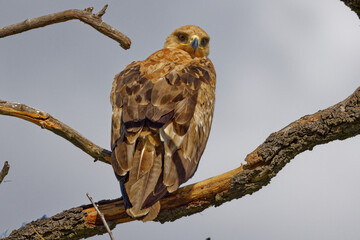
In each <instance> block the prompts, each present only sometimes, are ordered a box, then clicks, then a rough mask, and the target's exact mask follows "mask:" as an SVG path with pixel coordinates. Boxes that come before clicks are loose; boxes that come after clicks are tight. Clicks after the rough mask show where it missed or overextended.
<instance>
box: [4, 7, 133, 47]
mask: <svg viewBox="0 0 360 240" xmlns="http://www.w3.org/2000/svg"><path fill="white" fill-rule="evenodd" d="M106 8H107V5H105V6H104V7H103V9H101V10H100V11H99V12H98V13H97V14H93V13H92V10H93V9H94V8H93V7H90V8H86V9H84V10H79V9H70V10H66V11H62V12H57V13H52V14H48V15H44V16H41V17H37V18H29V19H26V20H25V21H23V22H19V23H16V24H13V25H9V26H5V27H3V28H0V38H3V37H7V36H10V35H14V34H18V33H22V32H25V31H28V30H31V29H35V28H40V27H45V26H47V25H51V24H55V23H60V22H66V21H69V20H73V19H78V20H80V21H82V22H83V23H86V24H88V25H90V26H92V27H93V28H95V29H96V30H97V31H99V32H101V33H102V34H105V35H106V36H108V37H110V38H112V39H114V40H115V41H117V42H119V43H120V46H121V47H122V48H124V49H129V48H130V45H131V41H130V39H129V38H128V37H127V36H126V35H125V34H123V33H121V32H120V31H118V30H117V29H115V28H113V27H112V26H110V25H108V24H107V23H105V22H103V21H102V19H101V17H102V16H103V15H104V14H105V10H106Z"/></svg>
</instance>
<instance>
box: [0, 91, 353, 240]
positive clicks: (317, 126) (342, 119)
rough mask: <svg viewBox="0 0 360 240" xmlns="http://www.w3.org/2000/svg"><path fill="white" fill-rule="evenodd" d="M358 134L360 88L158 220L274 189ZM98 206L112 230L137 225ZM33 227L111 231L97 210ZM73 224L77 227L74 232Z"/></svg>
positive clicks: (119, 211) (57, 232) (175, 203)
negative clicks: (309, 159)
mask: <svg viewBox="0 0 360 240" xmlns="http://www.w3.org/2000/svg"><path fill="white" fill-rule="evenodd" d="M358 134H360V87H359V88H358V89H357V90H356V91H355V92H354V93H353V94H352V95H350V96H349V97H348V98H347V99H345V100H344V101H342V102H340V103H338V104H336V105H334V106H332V107H329V108H327V109H325V110H322V111H319V112H317V113H314V114H312V115H306V116H304V117H302V118H300V119H299V120H297V121H295V122H293V123H291V124H289V125H288V126H286V127H285V128H283V129H281V130H280V131H278V132H275V133H272V134H271V135H270V136H269V137H268V138H267V139H266V140H265V142H264V143H263V144H261V145H260V146H259V147H258V148H256V149H255V150H254V151H253V152H251V153H250V154H249V155H247V157H246V158H245V161H246V164H245V165H241V166H240V167H239V168H236V169H234V170H232V171H229V172H226V173H224V174H221V175H218V176H215V177H212V178H210V179H207V180H204V181H201V182H198V183H195V184H192V185H189V186H185V187H183V188H180V189H179V190H178V191H176V192H174V193H171V194H168V195H166V196H165V197H164V198H163V199H162V200H161V211H160V214H159V216H158V217H157V218H156V219H155V221H159V222H162V223H163V222H168V221H175V220H176V219H178V218H181V217H183V216H188V215H192V214H195V213H197V212H201V211H203V210H205V209H206V208H208V207H210V206H219V205H221V204H223V203H224V202H228V201H231V200H233V199H238V198H241V197H243V196H245V195H247V194H252V193H254V192H256V191H258V190H259V189H261V188H262V187H263V186H266V185H267V184H269V182H270V180H271V179H272V178H273V177H275V176H276V174H277V173H278V172H279V171H280V170H281V169H282V168H283V167H284V166H285V165H286V164H287V163H289V162H290V160H291V159H293V158H294V157H295V156H296V155H298V154H300V153H302V152H304V151H306V150H312V149H313V147H314V146H316V145H320V144H325V143H328V142H330V141H334V140H343V139H346V138H350V137H353V136H356V135H358ZM97 205H98V208H99V210H100V211H101V212H102V213H103V214H104V216H105V219H106V221H107V222H108V223H110V228H114V227H115V225H116V224H119V223H124V222H130V221H133V220H134V219H131V218H130V217H129V216H128V215H127V214H126V212H125V209H124V206H123V201H122V200H121V199H115V200H106V201H100V202H99V203H97ZM64 222H66V224H65V225H64ZM31 224H32V225H33V226H35V227H36V229H37V231H38V232H39V233H40V234H41V235H42V236H43V237H44V238H45V239H56V238H59V237H62V238H66V239H80V238H84V237H90V236H93V235H95V234H102V233H105V232H106V230H105V228H104V227H103V223H102V221H101V219H100V217H99V215H98V213H97V212H96V210H95V209H94V207H93V206H92V205H84V206H80V207H77V208H73V209H70V210H67V211H64V212H62V213H59V214H57V215H55V216H53V217H51V218H46V219H41V220H37V221H34V222H32V223H31ZM68 224H70V226H72V227H71V228H69V227H68ZM63 225H64V226H63ZM49 226H51V228H49ZM35 238H36V234H35V233H34V231H32V229H31V227H30V225H29V224H27V225H25V226H24V227H22V228H20V229H19V230H14V231H13V232H12V233H11V234H10V236H9V237H8V238H7V239H35Z"/></svg>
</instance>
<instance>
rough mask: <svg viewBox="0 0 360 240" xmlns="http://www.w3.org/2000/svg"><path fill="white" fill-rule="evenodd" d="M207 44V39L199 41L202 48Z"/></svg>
mask: <svg viewBox="0 0 360 240" xmlns="http://www.w3.org/2000/svg"><path fill="white" fill-rule="evenodd" d="M208 43H209V39H208V38H203V39H201V42H200V45H201V46H202V47H205V46H206V45H207V44H208Z"/></svg>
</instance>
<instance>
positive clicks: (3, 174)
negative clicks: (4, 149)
mask: <svg viewBox="0 0 360 240" xmlns="http://www.w3.org/2000/svg"><path fill="white" fill-rule="evenodd" d="M9 169H10V165H9V163H8V161H5V162H4V166H3V168H2V169H1V171H0V184H1V183H2V181H3V180H4V178H5V177H6V175H7V174H8V173H9Z"/></svg>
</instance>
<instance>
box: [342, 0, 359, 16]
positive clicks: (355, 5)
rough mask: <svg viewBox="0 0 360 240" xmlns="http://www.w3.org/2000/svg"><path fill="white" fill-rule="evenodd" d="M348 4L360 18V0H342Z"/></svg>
mask: <svg viewBox="0 0 360 240" xmlns="http://www.w3.org/2000/svg"><path fill="white" fill-rule="evenodd" d="M341 1H342V2H343V3H345V5H346V6H348V7H349V8H350V9H351V10H352V11H354V12H355V13H356V14H357V15H358V17H359V18H360V0H341Z"/></svg>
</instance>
